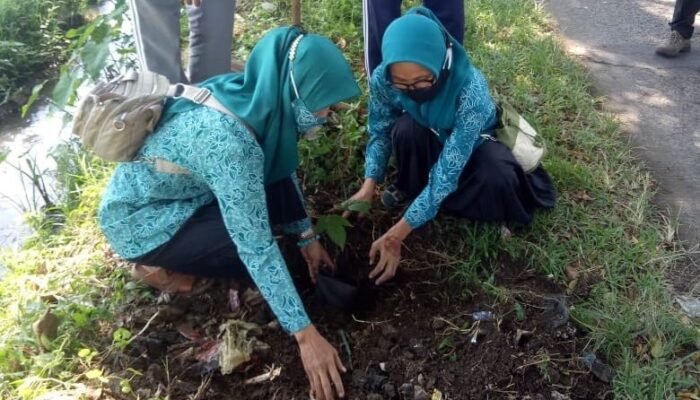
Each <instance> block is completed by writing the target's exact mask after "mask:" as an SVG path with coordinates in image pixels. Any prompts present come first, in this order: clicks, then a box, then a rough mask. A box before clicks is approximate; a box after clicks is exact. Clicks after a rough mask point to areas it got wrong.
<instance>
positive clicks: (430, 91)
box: [401, 68, 450, 104]
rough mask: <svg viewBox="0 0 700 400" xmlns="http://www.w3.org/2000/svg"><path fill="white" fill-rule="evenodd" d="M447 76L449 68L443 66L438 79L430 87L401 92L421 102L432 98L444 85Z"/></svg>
mask: <svg viewBox="0 0 700 400" xmlns="http://www.w3.org/2000/svg"><path fill="white" fill-rule="evenodd" d="M449 76H450V70H449V69H448V68H443V69H442V71H440V76H439V77H438V79H437V80H436V81H435V83H433V84H432V85H431V86H430V87H427V88H422V89H405V90H402V91H401V92H402V93H403V94H405V95H406V96H408V97H409V98H410V99H411V100H413V101H415V102H416V103H418V104H422V103H425V102H426V101H430V100H432V99H434V98H435V96H437V95H438V92H440V89H442V87H443V86H445V82H447V78H449Z"/></svg>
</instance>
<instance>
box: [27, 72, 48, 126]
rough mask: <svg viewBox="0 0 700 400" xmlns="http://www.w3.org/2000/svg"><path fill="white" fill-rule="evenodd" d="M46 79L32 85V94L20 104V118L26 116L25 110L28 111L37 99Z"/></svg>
mask: <svg viewBox="0 0 700 400" xmlns="http://www.w3.org/2000/svg"><path fill="white" fill-rule="evenodd" d="M46 82H47V81H43V82H41V83H40V84H38V85H34V87H33V88H32V95H31V96H29V100H27V102H26V103H24V105H23V106H22V118H24V117H26V116H27V112H29V109H30V108H32V106H33V105H34V103H36V101H37V100H38V99H39V95H40V94H41V91H42V90H43V89H44V85H45V84H46Z"/></svg>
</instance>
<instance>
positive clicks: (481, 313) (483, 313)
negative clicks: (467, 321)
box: [472, 311, 493, 321]
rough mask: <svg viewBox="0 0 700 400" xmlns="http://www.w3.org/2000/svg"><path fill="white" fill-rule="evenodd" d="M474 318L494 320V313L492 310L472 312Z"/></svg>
mask: <svg viewBox="0 0 700 400" xmlns="http://www.w3.org/2000/svg"><path fill="white" fill-rule="evenodd" d="M472 319H473V320H474V321H491V320H493V313H492V312H491V311H475V312H474V313H473V314H472Z"/></svg>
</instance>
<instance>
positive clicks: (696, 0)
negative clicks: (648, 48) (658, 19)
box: [656, 0, 700, 57]
mask: <svg viewBox="0 0 700 400" xmlns="http://www.w3.org/2000/svg"><path fill="white" fill-rule="evenodd" d="M698 11H700V0H676V6H675V8H674V10H673V19H672V20H671V22H670V23H669V25H671V34H670V35H669V37H668V40H667V41H666V43H664V44H663V45H662V46H659V47H657V48H656V54H658V55H660V56H664V57H676V56H678V55H679V54H680V53H687V52H689V51H690V38H691V37H692V36H693V30H694V28H693V24H694V23H695V15H697V13H698Z"/></svg>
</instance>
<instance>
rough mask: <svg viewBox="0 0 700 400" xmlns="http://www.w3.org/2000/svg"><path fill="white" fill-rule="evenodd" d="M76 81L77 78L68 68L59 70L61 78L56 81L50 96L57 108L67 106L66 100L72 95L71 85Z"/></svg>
mask: <svg viewBox="0 0 700 400" xmlns="http://www.w3.org/2000/svg"><path fill="white" fill-rule="evenodd" d="M76 80H77V78H76V77H75V75H74V74H71V71H70V70H69V69H68V68H66V67H63V68H61V77H60V78H59V79H58V83H57V84H56V86H55V87H54V88H53V93H52V95H51V97H52V98H53V101H54V102H55V103H56V106H57V107H58V108H63V107H65V106H66V104H68V100H69V99H70V97H71V96H72V94H73V84H74V83H75V81H76Z"/></svg>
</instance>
